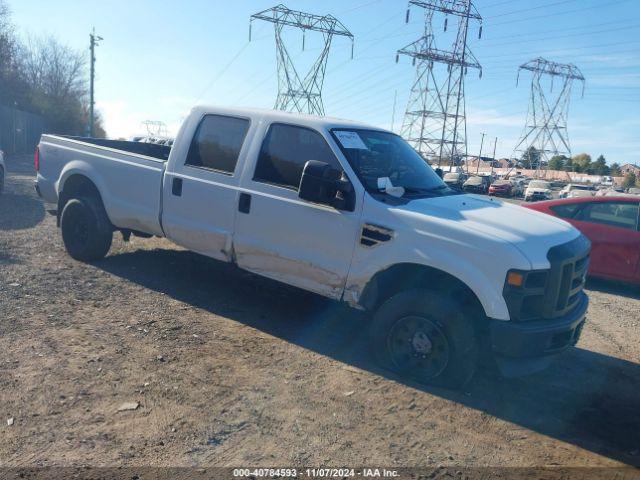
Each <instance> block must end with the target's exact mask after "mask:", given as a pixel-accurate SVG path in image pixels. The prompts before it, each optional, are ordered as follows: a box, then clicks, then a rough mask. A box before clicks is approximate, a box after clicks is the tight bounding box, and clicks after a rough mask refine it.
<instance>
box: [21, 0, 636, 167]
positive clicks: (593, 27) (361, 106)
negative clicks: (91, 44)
mask: <svg viewBox="0 0 640 480" xmlns="http://www.w3.org/2000/svg"><path fill="white" fill-rule="evenodd" d="M8 3H9V5H10V7H11V9H12V11H13V20H14V23H15V24H16V26H17V27H18V31H19V32H20V33H21V34H22V35H24V36H27V35H36V36H38V35H43V34H52V35H55V36H56V37H57V38H58V39H59V40H61V41H62V42H63V43H66V44H68V45H70V46H72V47H74V48H78V49H88V36H89V32H90V31H91V28H92V27H94V26H95V28H96V32H97V33H99V34H100V35H101V36H102V37H104V41H103V42H102V44H101V45H100V47H99V48H98V50H97V55H98V60H97V64H96V68H97V83H96V96H97V103H98V107H99V109H100V110H101V111H102V113H103V116H104V117H105V122H106V128H107V133H108V134H109V135H110V136H112V137H118V136H130V135H133V134H136V133H139V132H142V131H143V127H142V126H141V122H142V121H144V120H147V119H151V120H161V121H164V122H166V124H167V126H168V128H169V131H170V133H175V131H176V130H177V128H178V126H179V125H180V122H181V120H182V118H184V116H185V115H186V114H187V113H188V111H189V109H190V108H191V107H192V106H193V105H194V104H196V103H207V104H217V105H232V106H255V107H263V108H271V107H272V106H273V104H274V101H275V97H276V93H277V83H276V82H277V77H276V63H275V42H274V40H273V27H272V25H271V24H267V23H261V24H260V23H257V24H255V25H254V29H253V40H252V42H251V43H249V42H248V24H249V16H250V15H251V14H252V13H255V12H257V11H260V10H263V9H266V8H270V7H272V6H274V5H275V4H276V3H277V0H251V1H241V0H236V1H229V0H225V1H222V0H208V1H205V0H184V1H181V2H178V1H176V0H173V1H150V0H147V1H145V0H128V1H122V0H109V1H108V2H107V1H90V0H86V1H80V0H76V1H72V0H57V1H55V2H50V1H43V0H40V1H35V0H19V1H18V0H8ZM284 3H285V4H286V5H287V6H288V7H289V8H292V9H298V10H305V11H309V12H312V13H317V14H325V13H331V14H333V15H335V16H336V17H338V18H339V19H340V20H341V21H342V22H343V23H344V24H345V26H346V27H347V28H349V29H350V31H351V32H352V33H353V34H354V35H355V57H354V59H353V60H350V49H351V46H350V42H349V41H347V40H346V39H344V38H340V37H337V38H335V40H334V43H333V45H332V51H331V55H330V58H329V64H328V67H327V76H326V81H325V85H324V94H323V96H324V104H325V110H326V113H327V115H331V116H337V117H342V118H350V119H356V120H362V121H365V122H367V123H370V124H374V125H380V126H384V127H390V126H391V121H392V118H393V104H394V97H395V96H396V92H397V102H396V105H397V106H396V111H395V123H394V126H395V128H396V130H397V129H399V126H400V123H401V121H402V116H403V112H404V108H405V106H406V102H407V98H408V94H409V89H410V86H411V83H412V81H413V76H414V70H413V68H412V66H411V63H410V60H409V59H408V58H405V59H401V60H400V62H399V63H398V64H396V63H395V52H396V50H397V49H399V48H401V47H403V46H405V45H407V44H409V43H411V42H412V41H413V40H415V39H417V38H419V36H420V34H421V30H422V22H421V19H422V17H421V15H420V11H419V9H413V11H412V16H411V20H410V23H409V24H405V22H404V20H405V19H404V16H405V11H406V5H407V2H406V1H404V0H351V1H345V0H342V1H338V0H325V1H323V2H317V1H311V0H289V1H287V2H284ZM475 4H476V7H477V9H478V11H479V12H480V14H481V15H482V16H483V18H484V22H483V25H484V27H483V38H482V39H481V40H477V27H476V25H472V30H471V35H470V37H471V41H470V45H471V49H472V51H473V53H474V54H475V56H476V57H477V58H478V60H479V61H480V63H481V64H482V66H483V68H484V72H483V77H482V79H478V76H477V74H476V73H475V72H469V74H468V76H467V78H466V93H467V122H468V132H467V137H468V145H469V153H471V154H474V153H477V151H478V150H479V146H480V137H481V133H482V132H484V133H486V135H487V137H486V140H485V142H486V143H485V150H484V152H485V154H486V153H487V148H488V149H489V150H491V149H492V144H493V139H494V137H498V144H497V155H498V156H499V157H505V156H511V154H512V151H513V148H514V146H515V144H516V142H517V139H518V136H519V135H520V133H521V132H522V129H523V126H524V122H525V116H526V112H527V104H528V97H529V88H528V81H529V80H530V77H529V76H527V75H523V76H521V79H520V83H519V86H518V87H517V88H516V73H517V67H518V65H520V64H522V63H524V62H526V61H528V60H530V59H532V58H534V57H537V56H544V57H546V58H548V59H550V60H555V61H559V62H572V63H575V64H576V65H577V66H578V67H579V68H580V69H581V70H582V72H583V74H584V76H585V77H586V79H587V84H586V90H585V95H584V98H581V96H580V88H575V90H574V95H573V98H572V103H571V108H570V113H569V137H570V140H571V145H572V150H573V153H574V154H576V153H580V152H588V153H590V154H592V155H593V156H594V157H595V156H597V155H599V154H604V155H605V157H606V158H607V160H608V161H609V163H611V162H619V163H627V162H631V163H640V115H639V114H638V111H639V110H640V35H638V31H639V29H640V0H537V1H531V0H477V1H476V2H475ZM440 21H441V20H436V24H439V23H440ZM451 30H452V29H449V33H450V32H451ZM446 35H448V34H445V33H442V41H441V43H439V46H442V47H446V46H447V44H448V37H446ZM301 38H302V37H301V35H300V34H298V33H296V32H292V33H290V34H289V35H288V36H287V40H288V41H289V44H290V53H291V55H292V56H293V57H294V58H295V59H296V61H299V62H301V64H302V66H303V67H304V66H305V65H307V64H308V62H310V61H311V57H313V55H314V54H317V53H318V50H317V49H318V45H319V43H318V41H317V40H315V39H314V38H313V36H312V35H307V43H306V45H307V48H306V50H305V52H302V50H301V46H302V41H301ZM487 143H488V144H489V147H487ZM489 153H491V152H490V151H489Z"/></svg>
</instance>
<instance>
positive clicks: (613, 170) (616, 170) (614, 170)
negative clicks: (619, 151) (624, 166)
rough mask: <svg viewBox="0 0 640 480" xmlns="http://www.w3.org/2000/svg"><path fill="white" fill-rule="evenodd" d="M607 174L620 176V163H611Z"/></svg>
mask: <svg viewBox="0 0 640 480" xmlns="http://www.w3.org/2000/svg"><path fill="white" fill-rule="evenodd" d="M609 174H610V175H613V176H614V177H621V176H622V170H620V164H619V163H612V164H611V167H610V168H609Z"/></svg>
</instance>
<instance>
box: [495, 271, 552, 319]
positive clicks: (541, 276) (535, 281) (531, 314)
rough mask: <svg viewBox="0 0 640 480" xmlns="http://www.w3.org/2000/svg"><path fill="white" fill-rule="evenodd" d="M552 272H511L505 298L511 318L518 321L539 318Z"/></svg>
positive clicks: (508, 276)
mask: <svg viewBox="0 0 640 480" xmlns="http://www.w3.org/2000/svg"><path fill="white" fill-rule="evenodd" d="M549 272H550V270H509V271H508V272H507V278H506V279H505V282H504V291H503V296H504V299H505V301H506V302H507V308H508V309H509V314H510V315H511V318H512V319H513V320H516V321H520V320H530V319H534V318H539V317H540V316H541V315H542V311H543V308H544V295H545V289H546V286H547V280H548V278H549Z"/></svg>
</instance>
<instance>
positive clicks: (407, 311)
mask: <svg viewBox="0 0 640 480" xmlns="http://www.w3.org/2000/svg"><path fill="white" fill-rule="evenodd" d="M471 322H472V320H471V318H469V317H468V316H467V315H466V314H465V313H464V311H462V309H461V308H460V307H459V306H458V305H456V304H455V303H453V302H450V301H448V300H446V299H444V298H443V297H442V296H441V295H436V294H434V293H433V292H429V291H426V290H409V291H405V292H401V293H399V294H397V295H395V296H393V297H391V298H390V299H389V300H387V301H386V302H385V303H384V304H382V306H381V307H380V308H379V309H378V311H377V312H376V313H375V315H374V317H373V324H372V326H371V345H372V348H373V353H374V355H375V357H376V359H377V361H378V363H379V364H380V365H381V366H382V367H383V368H386V369H389V370H392V371H393V372H395V373H397V374H399V375H401V376H403V377H407V378H410V379H412V380H415V381H418V382H420V383H426V384H432V385H439V386H445V387H450V388H460V387H462V386H463V385H464V384H465V383H467V382H468V381H469V380H470V379H471V377H472V376H473V374H474V372H475V370H476V367H477V364H478V342H477V340H476V335H475V331H474V328H473V325H472V323H471Z"/></svg>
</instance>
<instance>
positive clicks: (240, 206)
mask: <svg viewBox="0 0 640 480" xmlns="http://www.w3.org/2000/svg"><path fill="white" fill-rule="evenodd" d="M145 149H146V150H145ZM37 152H39V153H37V155H38V163H37V180H36V182H37V183H36V189H37V191H38V192H39V193H40V195H41V196H42V197H43V198H44V200H45V202H46V203H48V204H52V205H51V207H52V209H53V210H55V212H56V215H57V218H58V224H59V226H60V230H61V233H62V240H63V243H64V246H65V248H66V250H67V252H68V253H69V255H71V257H73V258H74V259H77V260H80V261H92V260H96V259H100V258H102V257H104V256H105V255H106V254H107V252H108V251H109V248H110V246H111V241H112V236H113V233H114V231H120V232H121V233H122V236H123V238H124V239H125V240H127V239H129V237H130V236H131V235H137V236H141V237H148V236H152V235H157V236H161V237H167V238H168V239H170V240H172V241H173V242H175V243H177V244H178V245H181V246H183V247H184V248H187V249H190V250H193V251H195V252H198V253H200V254H203V255H206V256H209V257H212V258H214V259H217V260H220V261H223V262H230V263H232V264H235V265H237V266H238V267H240V268H242V269H245V270H248V271H251V272H254V273H256V274H258V275H263V276H266V277H269V278H271V279H274V280H278V281H280V282H284V283H286V284H289V285H293V286H296V287H299V288H303V289H306V290H309V291H312V292H315V293H317V294H320V295H323V296H325V297H328V298H331V299H334V300H338V301H344V302H346V303H347V304H349V305H351V306H352V307H354V308H357V309H360V310H364V311H366V312H369V313H368V314H367V315H369V317H370V324H369V336H370V346H371V351H372V353H373V354H374V355H375V357H376V358H377V359H378V361H379V362H380V363H381V364H382V366H383V367H385V368H387V369H390V370H392V371H395V372H398V373H399V374H401V375H403V376H406V377H409V378H412V379H414V380H417V381H420V382H423V383H437V384H441V385H448V386H459V385H462V384H464V383H465V382H466V381H467V380H468V379H469V378H470V376H471V375H472V374H473V371H474V369H475V368H476V366H477V364H478V354H479V351H480V349H481V348H485V345H486V348H487V349H488V351H492V352H493V356H494V358H495V359H496V361H497V364H498V366H499V367H500V368H501V370H502V372H503V373H504V374H506V375H517V374H523V373H529V372H532V371H536V370H539V369H541V368H544V367H545V365H546V364H548V363H549V361H550V360H551V358H552V357H554V356H556V354H558V353H559V352H561V351H563V350H565V349H566V348H568V347H570V346H571V345H574V344H575V343H576V341H577V340H578V338H579V336H580V332H581V329H582V326H583V324H584V319H585V314H586V309H587V304H588V298H587V296H586V294H585V293H584V292H583V291H582V288H581V287H580V288H578V289H574V290H572V291H571V293H572V295H571V296H569V295H568V293H569V292H567V291H566V290H564V289H562V288H561V286H562V285H564V283H565V282H567V281H568V282H574V281H575V279H576V278H581V276H582V275H584V271H583V270H584V269H586V258H587V256H588V255H589V250H590V246H589V241H588V240H587V239H586V237H584V236H583V235H581V234H580V232H578V231H577V230H576V229H574V228H573V227H571V226H570V225H568V224H566V223H564V222H558V221H556V220H554V219H551V218H550V217H549V216H548V215H543V214H541V213H536V212H532V211H527V210H524V209H522V208H521V207H519V206H516V205H512V204H509V203H502V202H493V201H491V200H489V199H483V198H478V197H476V196H472V195H464V194H462V193H460V192H455V191H453V190H451V189H450V188H448V187H447V186H446V184H445V183H444V182H443V181H442V179H441V178H440V177H439V176H438V175H437V174H436V173H435V172H434V170H433V169H432V168H431V167H430V166H429V165H428V164H427V163H426V162H425V161H424V160H423V158H422V157H421V156H420V155H419V154H418V153H417V152H416V151H415V150H413V149H412V148H411V147H410V146H409V144H408V143H406V142H405V141H404V140H403V139H402V138H401V137H400V136H398V135H396V134H394V133H392V132H389V131H386V130H382V129H379V128H376V127H371V126H368V125H364V124H361V123H357V122H348V121H344V120H336V119H331V118H325V117H313V116H307V115H294V114H291V113H285V112H279V111H262V110H250V109H226V108H212V107H197V108H195V109H193V110H192V111H191V113H190V114H189V115H188V117H187V118H186V120H185V123H184V125H183V126H182V127H181V129H180V133H179V134H178V136H177V137H176V139H175V144H174V148H172V149H171V148H169V147H166V146H163V145H154V144H144V143H139V142H113V141H110V140H102V139H86V138H78V137H64V136H56V135H43V136H42V138H41V140H40V145H39V148H38V150H37ZM167 157H168V159H167ZM480 181H481V182H483V180H482V179H481V180H480ZM496 258H499V259H500V261H499V262H498V261H496ZM567 265H572V266H573V267H574V268H572V269H571V270H570V271H569V270H567V268H566V266H567ZM543 277H544V278H543ZM542 280H544V281H547V282H548V287H547V288H546V289H545V290H544V291H542V292H541V290H540V282H541V281H542ZM451 292H456V294H455V295H451ZM246 300H247V301H250V297H247V299H246ZM345 320H346V319H345ZM532 324H533V325H535V328H531V326H530V325H532ZM477 331H485V332H486V335H484V334H483V335H477V334H476V332H477Z"/></svg>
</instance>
